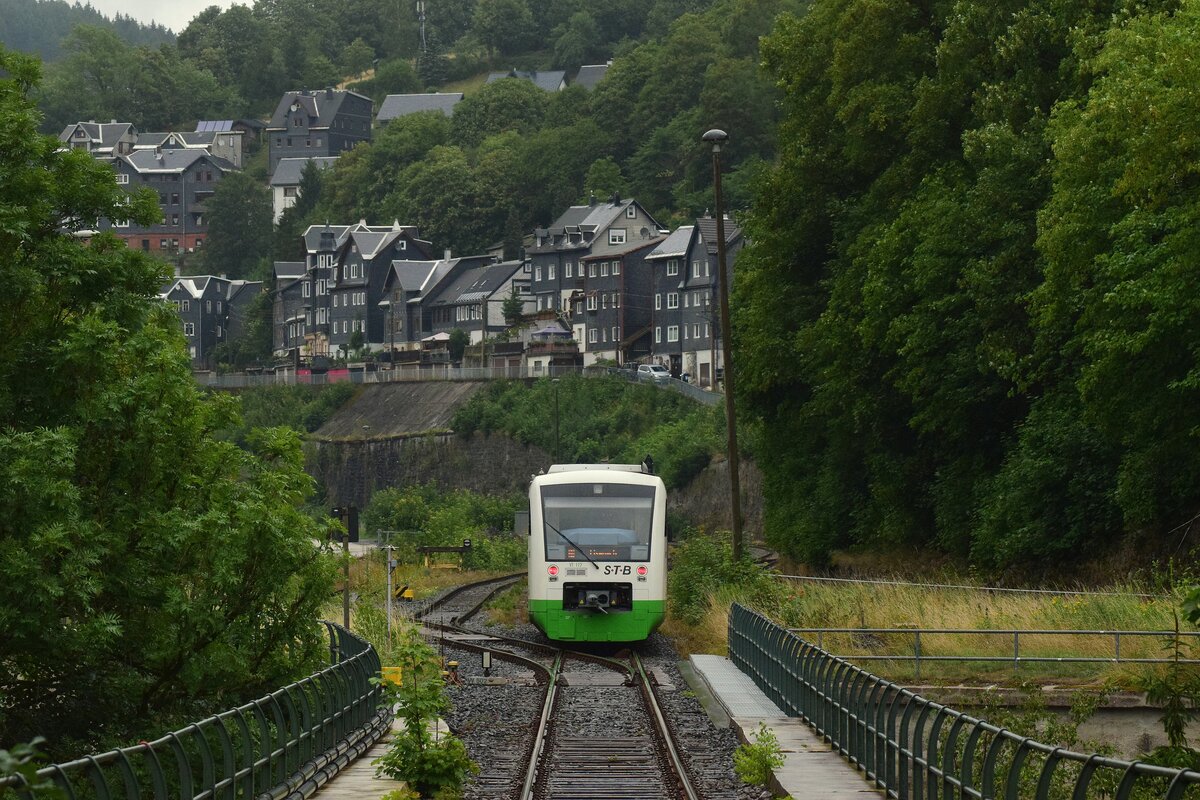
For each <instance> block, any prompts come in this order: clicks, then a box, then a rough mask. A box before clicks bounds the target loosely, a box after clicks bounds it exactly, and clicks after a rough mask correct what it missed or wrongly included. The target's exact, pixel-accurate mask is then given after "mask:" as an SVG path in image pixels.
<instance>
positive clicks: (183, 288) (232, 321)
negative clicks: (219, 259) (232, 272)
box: [159, 275, 263, 369]
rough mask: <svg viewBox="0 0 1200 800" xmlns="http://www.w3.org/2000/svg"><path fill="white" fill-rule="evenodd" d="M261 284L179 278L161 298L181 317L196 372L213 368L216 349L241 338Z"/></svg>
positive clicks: (213, 276) (260, 282) (214, 278)
mask: <svg viewBox="0 0 1200 800" xmlns="http://www.w3.org/2000/svg"><path fill="white" fill-rule="evenodd" d="M262 291H263V284H262V281H241V280H228V279H227V278H222V277H218V276H216V275H191V276H187V277H181V278H176V279H175V281H174V282H173V283H171V284H170V285H169V286H167V287H166V289H164V290H163V292H162V293H161V294H160V295H159V298H160V299H162V300H164V301H166V302H167V303H169V304H171V305H172V306H174V307H175V310H176V312H177V313H178V314H179V321H180V325H181V326H182V327H183V335H184V338H185V339H186V340H187V347H188V355H189V356H190V357H191V359H192V368H193V369H213V368H214V367H215V366H216V364H215V362H214V359H213V351H214V350H215V348H216V347H217V346H218V345H220V344H222V343H224V342H228V341H230V340H231V339H235V338H237V337H238V336H240V335H241V334H242V332H243V330H244V327H245V325H246V323H247V321H248V314H247V311H248V309H249V308H250V304H251V303H252V302H253V300H254V298H255V297H257V296H258V294H259V293H261V292H262Z"/></svg>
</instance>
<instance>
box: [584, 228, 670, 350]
mask: <svg viewBox="0 0 1200 800" xmlns="http://www.w3.org/2000/svg"><path fill="white" fill-rule="evenodd" d="M662 241H663V237H658V236H656V237H654V238H652V239H647V240H642V241H636V242H632V243H629V244H626V245H625V246H624V247H623V248H620V249H617V250H612V251H610V252H607V253H602V254H599V255H591V256H585V257H584V258H582V259H581V260H580V262H579V263H580V265H581V268H582V269H583V271H584V279H583V281H584V283H583V292H582V296H581V297H580V298H578V299H577V300H576V301H575V302H576V313H575V314H574V315H573V318H572V321H573V324H574V326H575V329H576V331H577V334H576V336H577V338H578V340H579V341H580V342H581V343H582V344H581V349H582V350H583V354H584V360H583V363H584V366H587V365H588V364H594V363H595V362H596V360H597V359H601V358H605V359H608V360H610V361H614V362H616V363H617V364H625V363H627V362H631V361H637V360H638V359H641V358H645V357H647V356H649V355H650V352H651V323H652V320H653V308H652V306H651V303H650V296H651V293H652V292H653V290H654V273H653V265H652V264H651V263H648V262H647V261H646V256H648V255H649V254H650V253H651V251H652V250H653V249H654V248H655V246H656V245H658V244H659V243H661V242H662ZM579 331H582V335H580V334H579V333H578V332H579Z"/></svg>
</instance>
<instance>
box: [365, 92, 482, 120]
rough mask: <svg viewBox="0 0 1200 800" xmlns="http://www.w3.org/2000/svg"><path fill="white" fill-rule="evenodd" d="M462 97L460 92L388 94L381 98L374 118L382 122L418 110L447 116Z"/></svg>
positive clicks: (452, 111)
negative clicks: (381, 100)
mask: <svg viewBox="0 0 1200 800" xmlns="http://www.w3.org/2000/svg"><path fill="white" fill-rule="evenodd" d="M462 99H463V93H462V92H444V93H443V92H433V93H432V94H389V95H388V96H387V97H385V98H383V105H381V106H380V107H379V114H378V115H377V116H376V118H375V119H376V120H377V121H378V122H379V123H380V124H382V123H385V122H390V121H392V120H393V119H395V118H396V117H403V116H404V115H405V114H415V113H416V112H418V111H441V112H442V113H443V114H445V115H446V116H447V117H448V116H450V115H451V114H453V113H454V106H455V105H456V104H457V103H458V101H459V100H462Z"/></svg>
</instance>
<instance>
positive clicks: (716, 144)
mask: <svg viewBox="0 0 1200 800" xmlns="http://www.w3.org/2000/svg"><path fill="white" fill-rule="evenodd" d="M700 138H701V139H703V140H704V141H706V142H711V143H712V146H713V152H714V153H719V152H721V145H722V144H724V143H725V142H727V141H729V134H728V133H726V132H725V131H723V130H721V129H720V128H713V129H712V130H710V131H708V132H707V133H705V134H704V135H703V136H701V137H700Z"/></svg>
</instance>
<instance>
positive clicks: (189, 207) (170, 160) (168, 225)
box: [100, 149, 234, 253]
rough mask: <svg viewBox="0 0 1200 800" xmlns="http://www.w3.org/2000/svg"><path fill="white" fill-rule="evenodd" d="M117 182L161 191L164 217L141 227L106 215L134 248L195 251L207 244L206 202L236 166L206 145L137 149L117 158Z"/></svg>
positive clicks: (107, 223)
mask: <svg viewBox="0 0 1200 800" xmlns="http://www.w3.org/2000/svg"><path fill="white" fill-rule="evenodd" d="M113 167H114V169H115V170H116V181H117V183H118V184H120V185H122V186H124V187H126V188H127V189H129V190H130V191H133V190H135V189H141V188H148V189H150V190H152V191H154V192H155V193H156V194H157V195H158V203H159V208H161V209H162V215H163V218H162V220H161V221H160V222H158V223H155V224H152V225H148V226H141V225H136V224H134V223H132V222H129V221H128V220H102V221H101V223H100V227H101V229H102V230H111V231H112V232H113V233H114V234H115V235H116V236H118V237H119V238H121V239H123V240H124V241H125V243H126V244H128V245H129V246H130V247H134V248H139V249H141V250H144V251H146V252H156V253H185V252H187V253H190V252H193V251H194V250H196V249H198V248H200V247H202V246H203V245H204V237H205V235H206V233H207V231H208V226H207V223H206V222H205V213H206V212H207V210H208V209H207V205H206V203H207V202H208V200H209V199H210V198H211V197H212V195H213V191H214V190H215V189H216V186H217V184H218V183H219V182H220V181H221V178H222V177H223V176H224V175H225V174H226V173H228V172H230V171H232V170H233V169H234V167H233V164H231V163H229V162H228V161H226V160H225V159H223V158H218V157H217V156H213V155H210V154H209V153H208V152H207V151H205V150H203V149H186V150H171V149H160V150H150V149H147V150H134V151H132V152H130V153H129V154H128V155H123V156H118V157H117V158H116V159H115V161H114V162H113Z"/></svg>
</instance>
